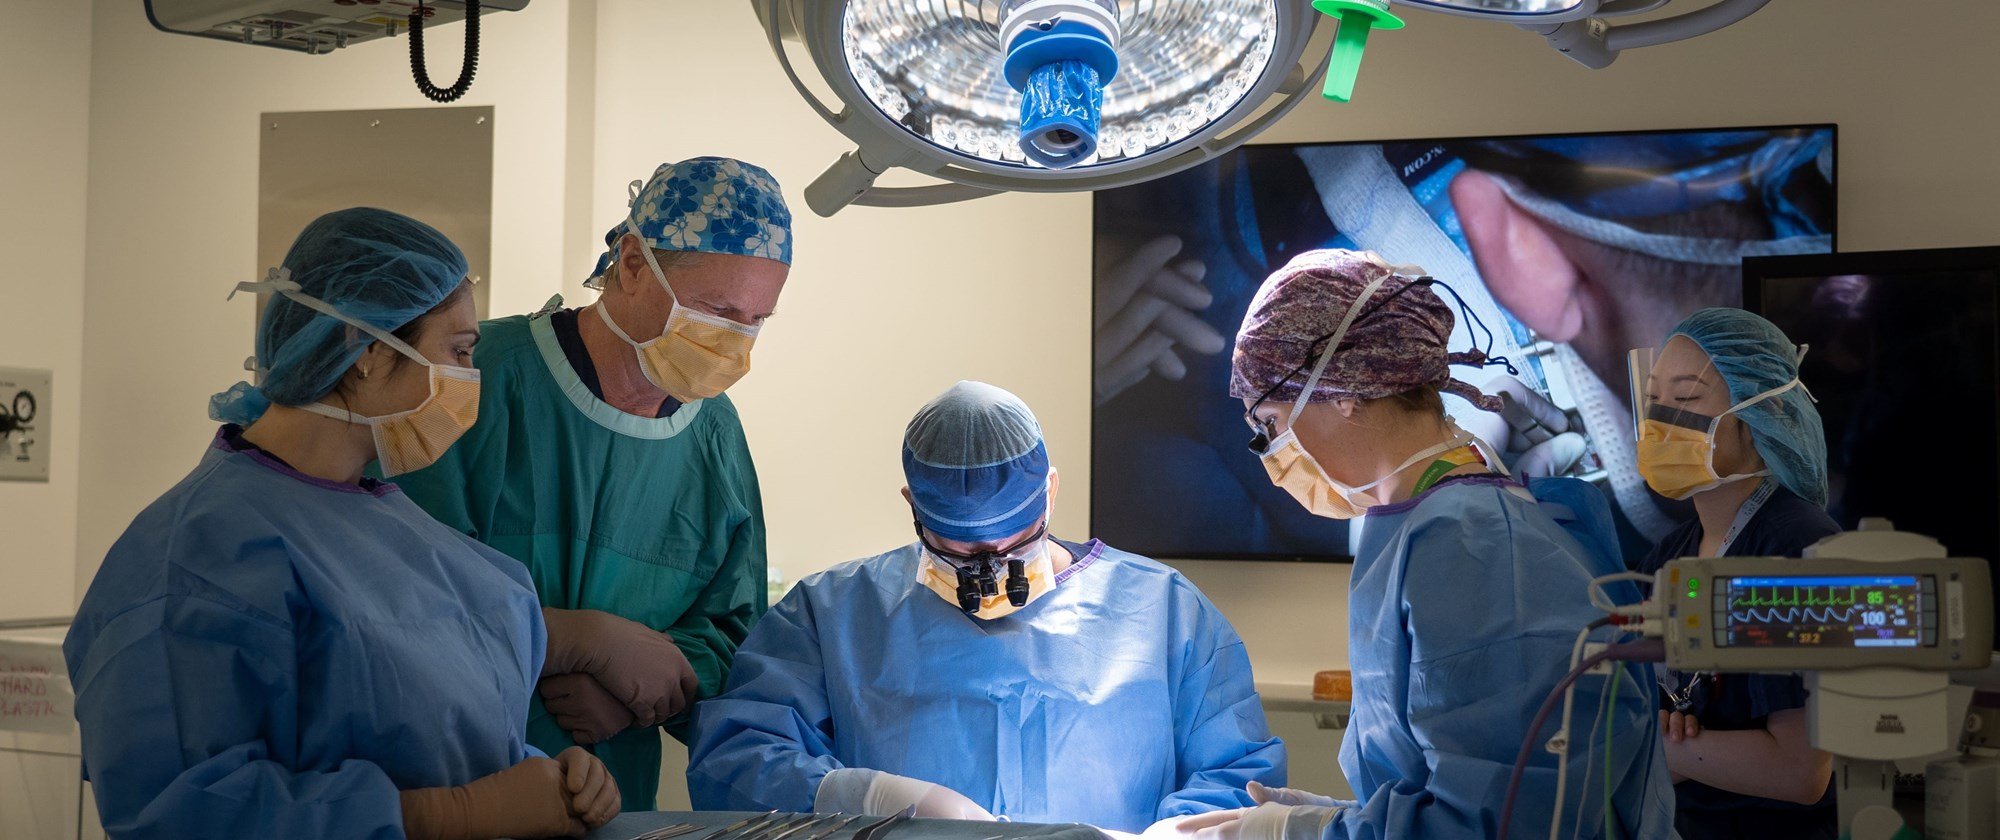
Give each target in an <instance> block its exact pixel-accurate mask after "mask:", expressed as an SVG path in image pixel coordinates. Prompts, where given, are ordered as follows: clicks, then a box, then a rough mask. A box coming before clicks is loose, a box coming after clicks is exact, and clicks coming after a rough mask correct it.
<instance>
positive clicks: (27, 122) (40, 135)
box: [0, 3, 90, 620]
mask: <svg viewBox="0 0 2000 840" xmlns="http://www.w3.org/2000/svg"><path fill="white" fill-rule="evenodd" d="M81 11H82V13H81V14H79V13H77V11H76V10H72V9H71V8H70V7H69V6H68V4H54V3H14V4H9V5H8V6H7V15H6V20H7V26H5V27H0V160H4V161H5V162H4V163H0V266H4V267H0V366H4V367H26V368H42V369H46V370H51V371H53V372H54V376H55V381H54V386H53V389H54V393H55V401H54V403H53V404H52V405H46V406H44V413H45V414H46V415H47V416H48V418H49V419H51V420H52V421H53V425H52V426H47V425H43V424H40V423H38V424H37V425H42V426H43V428H42V429H41V430H40V431H39V432H38V437H39V438H40V439H41V440H43V441H46V442H48V443H49V444H51V445H52V447H53V448H52V449H51V450H50V452H49V456H50V459H51V464H50V466H51V470H52V472H51V475H50V478H49V482H48V483H46V484H41V483H14V482H5V481H0V580H4V581H5V584H4V585H0V620H5V619H19V618H42V617H51V616H59V615H66V614H68V613H69V606H70V597H71V589H72V586H73V581H74V576H73V569H74V560H73V558H74V557H75V554H76V508H77V474H78V469H77V452H78V450H79V446H78V443H79V441H81V440H82V437H81V435H79V434H78V430H79V428H80V424H79V422H78V420H79V418H80V417H81V414H80V412H79V411H78V408H79V407H80V406H81V405H82V404H83V400H82V398H81V395H82V393H83V384H84V376H83V336H82V334H81V332H82V331H81V330H80V329H79V325H80V324H81V323H82V321H83V262H82V255H83V243H84V227H83V205H84V189H85V187H86V184H87V183H88V179H87V177H86V175H87V172H86V169H85V155H84V152H85V148H86V144H87V141H88V138H89V136H90V130H89V129H90V109H89V102H90V14H89V11H90V10H89V9H87V8H86V9H83V10H81ZM10 398H11V395H10Z"/></svg>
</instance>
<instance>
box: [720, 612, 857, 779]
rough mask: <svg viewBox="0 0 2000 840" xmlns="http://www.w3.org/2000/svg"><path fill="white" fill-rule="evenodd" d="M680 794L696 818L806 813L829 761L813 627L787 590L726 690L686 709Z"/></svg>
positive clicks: (827, 715)
mask: <svg viewBox="0 0 2000 840" xmlns="http://www.w3.org/2000/svg"><path fill="white" fill-rule="evenodd" d="M692 734H693V739H692V740H691V741H690V742H689V744H690V746H689V747H688V772H687V780H688V795H689V797H690V798H691V799H692V801H693V803H694V807H695V809H696V810H702V811H718V810H719V811H766V810H770V809H773V808H776V809H778V810H781V811H793V812H801V813H803V812H809V811H811V810H812V809H813V799H814V796H815V794H816V793H817V792H818V790H819V785H820V781H821V780H822V779H824V778H825V777H826V775H827V774H828V773H830V772H832V771H834V770H838V769H840V768H841V763H840V762H839V761H838V760H836V759H835V758H834V757H833V713H832V709H831V708H830V706H829V705H828V700H827V695H826V679H825V670H824V666H823V664H822V662H821V660H820V639H819V627H818V624H817V623H816V621H815V619H814V616H813V612H812V606H811V602H810V601H808V600H807V597H806V590H805V587H802V586H801V587H793V588H792V591H791V593H790V594H789V595H786V596H785V598H784V600H782V601H780V602H778V605H777V606H776V607H773V608H772V609H771V611H770V612H769V613H768V614H766V615H765V616H764V619H763V620H762V621H759V622H758V623H757V627H756V629H755V630H752V631H751V632H750V637H749V639H747V640H745V641H744V643H743V647H742V648H741V649H740V650H738V651H737V652H736V664H735V668H734V671H733V673H732V674H731V676H730V679H729V690H728V691H726V692H724V693H723V694H722V695H721V696H718V697H716V698H714V699H711V700H707V701H704V702H703V703H702V704H701V705H700V706H699V707H698V708H697V709H696V710H695V721H694V727H693V733H692Z"/></svg>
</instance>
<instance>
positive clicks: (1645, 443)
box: [1638, 379, 1799, 499]
mask: <svg viewBox="0 0 2000 840" xmlns="http://www.w3.org/2000/svg"><path fill="white" fill-rule="evenodd" d="M1796 387H1799V380H1797V379H1793V380H1792V381H1791V382H1788V383H1786V384H1784V385H1782V386H1779V387H1777V388H1773V389H1771V390H1769V391H1765V392H1764V393H1761V394H1758V395H1756V396H1753V397H1751V398H1749V399H1747V400H1744V401H1742V402H1740V403H1737V404H1735V405H1733V406H1730V407H1729V410H1727V411H1724V412H1722V414H1720V415H1717V416H1714V417H1710V416H1708V415H1706V414H1699V413H1696V412H1692V411H1686V410H1683V409H1678V408H1674V407H1672V406H1666V405H1660V404H1658V403H1648V404H1647V407H1646V414H1645V416H1644V417H1643V418H1641V419H1640V421H1639V448H1638V454H1639V475H1640V476H1642V477H1644V478H1645V479H1646V486H1647V487H1651V488H1653V492H1655V493H1658V494H1660V495H1662V496H1665V497H1667V498H1669V499H1685V498H1687V497H1689V496H1692V495H1694V494H1696V493H1701V492H1704V491H1707V490H1713V489H1715V488H1717V487H1721V486H1722V485H1724V484H1730V483H1733V482H1737V481H1743V480H1745V479H1751V478H1758V477H1761V476H1767V475H1770V474H1771V471H1770V470H1768V469H1765V470H1758V471H1756V472H1747V473H1737V474H1735V475H1729V476H1724V475H1721V474H1719V473H1717V472H1716V471H1715V432H1716V429H1718V428H1720V427H1721V424H1722V418H1723V417H1726V416H1728V415H1731V414H1735V413H1737V412H1739V411H1742V410H1743V409H1745V408H1749V407H1750V406H1752V405H1755V404H1756V403H1759V402H1762V401H1764V400H1767V399H1770V398H1772V397H1775V396H1777V395H1779V394H1782V393H1784V392H1786V391H1789V390H1791V389H1793V388H1796Z"/></svg>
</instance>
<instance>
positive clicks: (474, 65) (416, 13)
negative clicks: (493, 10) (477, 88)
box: [410, 0, 479, 102]
mask: <svg viewBox="0 0 2000 840" xmlns="http://www.w3.org/2000/svg"><path fill="white" fill-rule="evenodd" d="M425 12H426V9H425V8H424V4H423V2H422V0H418V3H417V7H416V8H415V9H412V10H411V11H410V74H411V75H412V76H414V77H416V80H417V90H418V91H420V92H422V93H423V95H424V96H426V97H428V98H429V99H430V100H431V101H432V102H455V101H457V100H458V98H459V97H461V96H464V95H465V92H466V91H468V90H471V89H472V75H473V74H474V73H476V72H478V70H479V0H465V63H464V65H462V66H461V67H460V68H459V71H458V81H457V82H456V83H454V84H453V85H452V86H451V87H448V88H441V87H438V86H437V85H434V84H432V83H431V73H430V68H429V67H428V66H427V65H425V63H424V14H425Z"/></svg>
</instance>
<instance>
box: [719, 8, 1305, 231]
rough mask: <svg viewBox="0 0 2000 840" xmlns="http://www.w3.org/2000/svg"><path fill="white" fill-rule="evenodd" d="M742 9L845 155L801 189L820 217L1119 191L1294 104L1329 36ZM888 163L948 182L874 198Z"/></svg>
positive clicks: (1068, 19) (1258, 22) (1227, 142)
mask: <svg viewBox="0 0 2000 840" xmlns="http://www.w3.org/2000/svg"><path fill="white" fill-rule="evenodd" d="M754 4H755V7H756V10H757V15H758V19H759V20H760V21H762V23H763V25H764V29H765V33H766V36H767V37H768V39H769V40H770V43H771V48H772V50H773V51H774V52H775V53H776V54H777V57H778V60H779V62H780V63H781V64H782V65H783V67H784V70H785V72H786V74H787V75H788V76H790V77H791V79H792V83H793V85H794V86H796V87H797V88H798V90H799V92H800V93H801V94H802V95H804V96H805V98H806V100H807V102H808V103H809V104H810V105H811V106H812V107H813V109H814V110H816V111H818V112H819V114H820V116H821V117H823V118H824V119H826V121H827V122H829V123H831V124H832V125H833V126H834V127H835V128H836V129H838V130H839V131H840V132H841V133H842V134H845V135H846V136H847V137H848V139H849V140H852V141H853V142H854V143H855V145H856V146H857V148H856V149H855V151H853V152H851V153H849V154H846V155H843V156H842V157H841V158H840V159H839V160H838V161H837V162H835V164H834V165H833V167H832V168H830V169H828V170H827V172H826V173H825V174H824V175H822V176H820V178H819V180H817V181H814V182H813V183H812V185H811V186H809V187H807V188H806V203H807V204H808V205H810V206H811V207H812V208H813V210H814V211H815V212H817V213H819V214H820V215H823V216H830V215H832V214H833V213H835V212H837V211H838V210H840V209H841V208H843V207H846V206H847V205H849V204H864V205H874V206H916V205H927V204H938V203H943V202H949V201H959V200H963V199H968V198H976V197H979V196H983V195H990V194H993V193H996V192H1003V191H1012V190H1022V191H1037V192H1061V191H1072V190H1092V189H1102V188H1107V187H1116V186H1122V185H1125V184H1131V183H1136V182H1139V181H1144V180H1148V179H1151V178H1156V177H1159V176H1162V175H1166V174H1169V173H1172V172H1176V171H1179V170H1182V169H1186V168H1188V167H1191V166H1194V165H1196V164H1199V163H1202V162H1204V161H1208V160H1212V159H1214V158H1215V157H1216V156H1218V155H1221V154H1222V153H1224V152H1227V151H1229V150H1230V149H1233V148H1235V147H1236V146H1238V145H1241V144H1242V143H1243V142H1244V141H1246V140H1248V139H1250V138H1251V137H1252V136H1254V135H1256V134H1257V133H1258V132H1260V131H1262V130H1263V129H1265V128H1267V127H1269V126H1270V125H1271V124H1272V123H1273V122H1276V121H1277V119H1278V118H1279V117H1280V116H1283V115H1284V113H1285V112H1287V111H1288V110H1290V109H1291V108H1292V107H1293V106H1294V105H1296V104H1297V103H1298V102H1299V101H1300V100H1301V99H1302V98H1308V97H1302V96H1301V94H1303V93H1305V92H1307V91H1308V90H1309V89H1310V87H1311V85H1312V84H1313V83H1314V82H1315V81H1316V80H1317V79H1318V78H1319V76H1320V74H1321V73H1323V72H1324V71H1325V66H1324V64H1323V63H1322V61H1321V60H1319V59H1318V58H1315V59H1310V60H1302V59H1304V57H1305V56H1307V55H1308V54H1309V49H1308V48H1309V46H1312V45H1313V44H1315V43H1317V44H1320V45H1321V48H1322V49H1324V45H1328V44H1331V42H1332V31H1333V29H1334V27H1335V23H1334V22H1333V19H1332V18H1328V17H1326V16H1324V15H1321V14H1320V13H1318V12H1316V11H1314V9H1313V4H1312V2H1311V0H1151V2H1135V0H964V1H963V2H953V3H932V2H913V0H754ZM787 42H790V43H791V44H792V45H793V46H789V47H788V43H787ZM794 50H797V51H799V52H803V53H804V54H805V56H806V57H807V58H808V59H809V60H808V61H805V62H798V63H795V61H794ZM1312 52H1316V51H1312ZM802 70H803V71H807V72H806V73H803V74H802V73H801V71H802ZM820 88H823V89H830V90H831V92H832V98H833V100H834V101H831V102H829V101H827V100H825V99H824V98H822V96H820V95H819V94H818V93H816V89H820ZM891 167H902V168H905V169H909V170H912V171H915V172H919V173H922V174H924V175H929V176H932V177H935V178H938V179H941V180H943V181H945V182H946V183H942V184H936V185H930V186H922V187H878V186H875V185H874V182H875V179H876V177H877V176H879V175H881V174H882V173H884V172H887V171H888V170H889V169H890V168H891Z"/></svg>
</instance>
